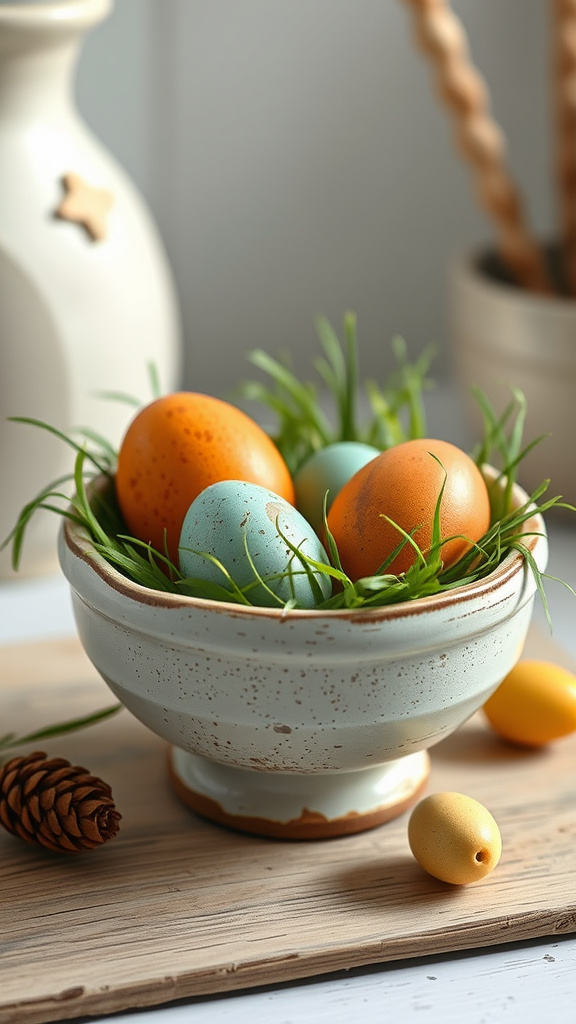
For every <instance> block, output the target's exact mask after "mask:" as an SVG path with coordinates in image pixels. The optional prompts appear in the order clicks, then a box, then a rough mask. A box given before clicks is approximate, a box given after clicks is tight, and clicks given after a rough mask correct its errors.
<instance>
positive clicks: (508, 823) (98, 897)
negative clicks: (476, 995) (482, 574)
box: [0, 636, 576, 1024]
mask: <svg viewBox="0 0 576 1024" xmlns="http://www.w3.org/2000/svg"><path fill="white" fill-rule="evenodd" d="M530 653H532V654H534V653H536V654H541V655H542V656H545V657H550V658H554V659H555V660H557V661H560V660H562V661H564V662H565V661H566V659H565V658H562V656H561V655H559V652H557V651H556V650H555V649H554V647H553V646H551V645H550V643H549V641H547V640H544V639H543V638H541V637H536V636H535V637H532V639H531V641H530ZM109 703H111V698H110V694H109V692H108V690H107V689H106V687H105V686H104V684H103V683H102V682H101V681H100V680H99V678H98V677H97V676H96V674H95V672H94V670H93V669H92V668H91V666H90V665H89V664H88V662H87V660H86V658H85V656H84V654H83V652H82V651H81V649H80V647H79V645H78V643H77V642H76V641H75V640H64V641H49V642H43V643H40V644H37V645H28V646H18V647H12V648H10V647H6V648H0V713H1V722H0V732H5V731H8V730H15V731H21V730H24V729H26V728H32V727H35V726H39V725H44V724H46V723H48V722H51V721H56V720H59V719H62V718H68V717H71V716H73V715H76V714H78V715H80V714H83V713H85V712H87V711H90V710H95V709H97V708H100V707H103V706H105V705H107V704H109ZM42 748H43V749H47V750H48V751H49V752H51V753H58V754H61V755H62V756H64V757H68V758H69V759H70V760H72V761H74V762H76V763H80V764H83V765H85V766H86V767H88V768H89V769H90V770H91V771H92V772H94V773H96V774H99V775H101V776H102V777H103V778H104V779H106V781H107V782H109V783H110V784H111V786H112V789H113V792H114V797H115V800H116V804H117V806H118V809H119V810H120V811H121V813H122V815H123V818H122V822H121V830H120V833H119V835H118V837H117V838H116V839H114V840H113V841H112V842H110V843H108V844H106V845H105V846H103V847H101V848H100V849H98V850H95V851H93V852H90V853H86V854H82V855H78V856H71V857H67V856H61V855H57V854H51V853H49V852H48V851H42V850H35V849H33V848H29V847H27V846H25V845H24V844H23V843H20V842H19V841H18V840H16V839H14V838H13V837H11V836H10V835H8V834H7V833H4V832H2V833H0V1024H8V1022H10V1024H12V1022H25V1024H42V1022H46V1021H53V1020H62V1019H69V1018H73V1017H77V1016H80V1015H87V1014H94V1013H98V1014H104V1013H111V1012H117V1011H120V1010H124V1009H128V1008H136V1007H139V1006H150V1005H154V1004H158V1003H161V1002H167V1001H169V1000H171V999H177V998H183V997H186V996H192V995H203V994H207V993H216V992H225V991H230V990H233V989H240V988H246V987H249V986H255V985H262V984H271V983H278V982H282V981H287V980H292V979H297V978H303V977H309V976H312V975H317V974H323V973H326V972H330V971H335V970H339V969H342V968H349V967H353V966H360V965H364V964H370V963H381V962H385V961H391V960H396V959H399V958H403V957H412V956H420V955H423V954H427V953H440V952H448V951H452V950H457V949H464V948H473V947H478V946H485V945H491V944H498V943H502V942H508V941H511V940H517V939H524V938H531V937H536V936H540V935H553V934H561V933H567V932H573V931H576V891H575V889H574V884H573V880H574V872H575V869H576V800H575V797H576V777H575V772H574V764H575V755H576V739H574V738H571V739H569V740H565V741H563V742H561V743H558V744H557V745H556V746H555V747H554V748H552V749H550V750H547V751H541V752H536V753H529V752H522V751H520V750H517V749H514V748H512V747H509V746H506V745H504V744H503V743H501V742H500V741H498V740H497V739H496V738H495V737H494V736H493V735H492V734H491V733H490V732H489V730H488V728H487V727H486V726H485V724H484V721H483V719H482V717H481V716H480V715H478V716H476V717H475V718H474V719H472V721H471V722H470V723H468V724H467V725H466V726H465V727H464V728H463V729H461V730H460V732H459V733H457V734H456V735H455V736H453V737H451V738H450V739H448V740H446V741H444V743H442V744H441V745H439V746H438V747H437V748H436V749H435V750H434V751H433V753H432V775H431V780H430V785H429V791H433V790H438V789H458V790H462V791H464V792H467V793H469V794H470V795H471V796H474V797H476V798H477V799H479V800H481V801H482V802H483V803H485V804H486V805H487V806H488V807H489V808H490V810H491V811H492V813H493V814H494V815H495V817H496V818H497V820H498V822H499V824H500V827H501V831H502V836H503V844H504V852H503V856H502V860H501V862H500V864H499V866H498V868H497V869H496V871H495V872H494V874H493V875H491V876H489V877H488V878H487V879H485V880H484V881H483V882H481V883H479V884H477V885H475V886H471V887H468V888H460V889H457V888H453V887H451V886H448V885H445V884H443V883H440V882H436V881H434V879H432V878H429V877H428V876H426V875H425V874H424V873H423V872H422V871H421V869H420V868H419V866H418V865H417V864H416V863H415V861H414V860H413V858H412V857H411V854H410V851H409V848H408V843H407V838H406V823H407V816H406V815H404V816H403V817H402V818H400V819H398V820H397V821H395V822H391V823H389V824H386V825H384V826H382V827H380V828H378V829H375V830H374V831H372V832H367V833H364V834H361V835H358V836H350V837H346V838H342V839H333V840H329V841H324V842H313V843H290V842H278V841H274V840H266V839H258V838H254V837H250V836H243V835H239V834H235V833H233V832H230V831H227V830H225V829H222V828H219V827H218V826H216V825H213V824H211V823H208V822H205V821H202V820H201V819H200V818H198V817H196V816H195V815H194V814H193V813H192V812H190V811H189V810H188V809H187V808H185V807H184V806H182V805H181V804H180V803H179V801H178V800H177V798H176V797H175V796H174V794H173V793H172V791H171V789H170V786H169V784H168V779H167V774H166V768H165V759H166V748H165V744H164V743H163V742H162V741H161V740H159V739H157V738H156V737H154V736H153V735H152V734H151V733H149V732H148V731H147V730H146V729H144V727H143V726H141V725H140V724H139V723H138V722H136V721H135V720H134V719H133V718H131V717H130V716H129V715H128V713H126V712H121V713H120V714H119V715H118V716H116V717H114V718H112V719H110V720H109V721H106V722H103V723H101V724H99V725H97V726H94V727H92V728H90V729H88V730H85V731H83V732H81V733H76V734H73V735H69V736H64V737H61V738H60V739H55V740H52V741H51V742H50V743H47V744H45V745H43V747H42Z"/></svg>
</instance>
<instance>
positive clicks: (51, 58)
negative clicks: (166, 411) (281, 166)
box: [0, 0, 181, 578]
mask: <svg viewBox="0 0 576 1024" xmlns="http://www.w3.org/2000/svg"><path fill="white" fill-rule="evenodd" d="M111 8H112V0H54V2H44V3H37V4H16V3H13V4H10V3H8V4H6V3H0V488H1V491H0V493H1V497H0V540H3V539H4V538H5V537H6V536H7V534H8V533H9V532H10V530H11V529H12V527H13V525H14V523H15V521H16V518H17V516H18V514H19V512H20V510H21V508H22V507H23V505H24V504H25V503H26V502H27V501H28V500H29V499H30V498H32V497H34V496H35V494H36V493H37V492H38V491H39V490H40V489H41V488H43V487H44V486H45V485H46V484H48V483H49V482H50V481H51V480H53V479H55V478H57V477H58V476H60V475H61V474H63V473H66V472H68V471H69V470H70V468H71V466H72V459H73V455H72V453H71V451H70V449H67V448H66V446H65V445H64V444H63V443H61V442H59V441H57V440H56V439H55V438H53V437H51V436H50V435H48V434H45V433H44V432H43V431H41V430H38V429H36V428H33V427H30V426H27V425H22V424H16V423H12V422H8V419H7V418H8V417H11V416H29V417H34V418H36V419H40V420H43V421H45V422H48V423H50V424H52V425H54V426H56V427H58V428H60V429H62V430H64V431H69V430H70V429H73V428H74V427H77V426H79V427H86V426H88V427H90V428H92V429H94V430H96V431H98V432H100V433H101V434H103V435H104V436H105V437H107V438H108V439H109V440H110V441H111V442H112V443H114V444H117V443H118V442H119V440H120V438H121V435H122V432H123V430H124V428H125V426H126V423H127V421H128V419H129V417H130V416H131V415H132V413H133V410H132V409H131V408H130V406H129V405H127V404H126V403H123V402H120V401H112V400H110V399H105V398H103V397H102V395H101V393H102V392H103V391H108V392H110V391H115V392H124V393H128V394H130V395H134V396H135V397H137V398H140V399H143V400H147V399H149V398H150V397H151V394H152V392H151V387H150V370H149V368H150V366H151V365H153V366H154V367H155V369H156V371H157V373H158V376H159V378H160V382H161V385H162V388H163V390H168V389H171V388H173V387H174V386H175V385H176V384H177V383H178V379H179V374H180V347H181V342H180V322H179V314H178V306H177V301H176V297H175V291H174V286H173V281H172V276H171V272H170V269H169V266H168V263H167V260H166V256H165V253H164V250H163V247H162V244H161V241H160V239H159V236H158V233H157V230H156V227H155V225H154V223H153V222H152V219H151V216H150V214H149V212H148V210H147V208H146V206H145V204H144V202H143V201H142V199H141V197H140V196H139V194H138V193H137V191H136V189H135V188H134V186H133V185H132V183H131V182H130V180H129V179H128V178H127V176H126V174H125V173H124V172H123V170H122V169H121V168H120V167H119V166H118V165H117V163H116V162H115V161H114V160H113V159H112V157H111V156H110V155H109V154H108V153H107V152H106V151H105V149H104V148H103V146H102V144H101V143H100V142H99V140H98V139H96V138H95V137H94V136H93V134H92V133H91V132H90V131H89V130H88V128H87V127H86V125H85V124H84V123H83V121H82V119H81V118H80V117H79V115H78V113H77V110H76V108H75V104H74V99H73V73H74V68H75V64H76V60H77V57H78V53H79V49H80V46H81V44H82V42H83V38H84V36H85V34H86V33H87V32H88V31H89V30H90V29H91V28H92V27H93V26H95V25H96V24H98V23H99V22H100V21H101V20H103V19H104V18H105V17H106V16H107V15H108V14H109V13H110V11H111ZM34 518H35V519H36V522H34V521H32V523H31V525H30V528H29V532H28V536H27V540H26V544H25V548H24V555H23V560H22V566H21V570H20V571H21V572H22V573H23V574H24V575H40V574H45V573H47V572H50V571H52V570H53V569H54V570H55V569H56V566H57V561H56V531H57V524H56V523H55V521H54V520H55V517H54V516H53V515H49V514H48V513H46V514H42V513H41V514H40V515H39V516H38V517H34ZM11 574H12V571H11V568H10V551H9V550H5V551H4V552H3V553H2V554H1V555H0V577H4V578H6V577H9V576H11Z"/></svg>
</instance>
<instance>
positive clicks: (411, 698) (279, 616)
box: [59, 488, 547, 839]
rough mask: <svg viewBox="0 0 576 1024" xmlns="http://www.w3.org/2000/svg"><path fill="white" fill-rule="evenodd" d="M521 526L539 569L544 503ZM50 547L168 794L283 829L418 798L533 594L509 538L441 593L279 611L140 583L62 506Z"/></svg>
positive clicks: (372, 815)
mask: <svg viewBox="0 0 576 1024" xmlns="http://www.w3.org/2000/svg"><path fill="white" fill-rule="evenodd" d="M525 500H526V495H525V494H524V493H523V492H521V491H520V489H519V488H517V489H516V494H515V501H517V502H518V503H521V502H524V501H525ZM528 528H529V529H530V530H532V529H533V530H534V531H536V532H535V533H534V535H531V536H530V537H528V538H527V541H526V543H527V546H528V547H529V548H530V549H531V550H532V553H533V555H534V558H535V559H536V562H537V564H538V565H539V567H540V569H544V567H545V564H546V560H547V541H546V536H545V533H544V524H543V522H542V520H541V518H540V516H535V517H534V519H533V520H532V521H531V523H530V526H529V527H528ZM59 558H60V563H61V566H62V570H63V572H64V574H65V576H66V578H67V579H68V581H69V583H70V587H71V591H72V600H73V608H74V614H75V617H76V622H77V627H78V633H79V636H80V640H81V643H82V645H83V647H84V649H85V651H86V653H87V655H88V657H89V658H90V660H91V661H92V663H93V664H94V666H95V667H96V669H97V670H98V672H99V673H100V675H101V676H102V678H103V679H104V680H105V681H106V683H107V684H108V686H109V687H110V689H111V690H112V691H113V693H114V694H115V695H116V697H117V698H118V699H119V700H120V701H121V702H122V703H123V704H124V705H125V706H126V707H127V708H128V710H129V711H130V712H132V714H134V715H135V716H136V718H138V719H139V720H140V721H141V722H143V723H144V725H146V726H148V727H149V728H150V729H151V730H152V731H153V732H154V733H156V734H158V735H159V736H161V737H163V738H164V739H166V740H167V741H168V745H169V747H168V749H169V769H168V770H169V775H170V779H171V781H172V784H173V786H174V788H175V790H176V792H177V793H178V794H179V796H180V797H181V798H182V799H183V800H184V801H186V803H188V804H189V805H190V806H191V807H192V808H193V809H194V810H195V811H197V812H198V813H200V814H201V815H203V816H204V817H207V818H210V819H212V820H214V821H218V822H221V823H224V824H226V825H228V826H232V827H235V828H238V829H241V830H244V831H247V832H251V833H256V834H260V835H269V836H277V837H281V838H292V839H314V838H323V837H329V836H335V835H343V834H346V833H350V832H358V831H361V830H363V829H367V828H371V827H373V826H375V825H379V824H381V823H383V822H385V821H386V820H388V819H390V818H393V817H395V816H397V815H399V814H401V813H403V812H404V811H405V810H406V809H407V808H408V807H409V806H410V805H411V804H412V803H413V802H414V801H415V800H416V799H417V798H418V797H419V796H420V794H421V792H422V791H423V789H424V788H425V786H426V781H427V777H428V772H429V755H428V750H429V748H430V747H432V746H433V745H434V744H435V743H438V742H439V741H440V740H442V739H443V738H444V737H446V736H448V735H449V734H450V733H451V732H453V731H454V730H455V729H457V728H458V726H460V725H461V724H462V723H463V722H464V721H465V720H466V719H467V718H469V717H470V715H472V714H473V712H474V711H476V710H477V709H478V708H479V707H480V706H481V705H482V704H483V703H484V701H485V700H486V699H487V698H488V696H489V695H490V694H491V693H492V692H493V690H494V689H495V688H496V687H497V686H498V685H499V683H500V682H501V680H502V679H503V677H504V676H505V675H506V674H507V672H508V671H509V670H510V669H511V668H512V666H513V665H514V664H515V662H516V661H517V659H518V657H519V655H520V652H521V650H522V646H523V643H524V639H525V636H526V633H527V630H528V625H529V620H530V616H531V610H532V604H533V598H534V594H535V592H536V586H535V581H534V577H533V573H532V571H531V570H530V569H529V568H528V567H527V566H526V564H525V561H524V559H523V558H522V557H521V555H520V554H518V553H516V552H514V553H512V554H510V555H509V556H507V557H506V559H505V560H504V561H503V562H502V564H501V565H500V566H499V567H498V568H497V569H496V570H495V571H494V572H493V573H492V574H491V575H490V576H488V577H486V579H484V580H482V581H480V582H477V583H474V584H470V585H467V586H462V587H460V588H457V589H455V590H453V591H450V592H446V593H444V594H442V595H440V596H433V597H427V598H422V599H419V600H415V601H411V602H407V603H403V604H399V605H394V606H389V607H387V608H380V609H370V610H356V611H350V612H348V611H331V612H322V611H290V612H287V613H286V612H283V611H282V610H276V609H269V608H249V607H246V606H240V605H236V604H228V603H219V602H215V601H210V600H201V599H196V598H188V597H179V596H175V595H172V594H165V593H159V592H156V591H152V590H148V589H145V588H143V587H141V586H139V585H137V584H135V583H132V582H130V581H129V580H127V579H126V578H125V577H123V576H122V575H121V574H120V573H119V572H117V571H116V570H115V569H114V568H112V567H111V566H110V565H109V564H108V563H107V562H105V561H104V560H103V559H102V558H101V557H99V556H98V555H97V554H95V553H94V552H93V551H92V545H91V542H90V540H89V539H88V538H87V537H86V535H85V534H84V533H83V532H82V530H81V529H80V528H79V527H78V526H76V525H75V524H74V523H72V522H70V521H68V520H64V521H63V525H62V528H61V531H60V535H59Z"/></svg>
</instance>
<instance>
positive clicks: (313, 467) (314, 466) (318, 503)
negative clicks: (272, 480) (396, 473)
mask: <svg viewBox="0 0 576 1024" xmlns="http://www.w3.org/2000/svg"><path fill="white" fill-rule="evenodd" d="M377 455H380V451H379V449H378V448H373V447H372V445H370V444H362V443H361V442H360V441H338V442H337V443H336V444H330V445H327V447H326V448H321V449H320V450H319V451H317V452H314V454H313V455H311V456H310V458H309V459H307V460H306V462H305V463H304V464H303V465H302V466H301V467H300V469H299V470H298V472H297V473H296V476H295V477H294V489H295V491H296V506H297V508H298V510H299V512H301V513H302V515H303V516H304V518H305V519H307V520H308V522H309V523H310V524H311V525H312V526H313V528H314V529H315V530H317V531H320V530H321V529H322V526H323V522H324V521H323V518H322V516H323V508H324V495H325V494H326V491H328V492H329V493H328V499H327V503H326V511H328V509H329V508H330V505H331V504H332V502H333V501H334V498H335V497H336V495H337V494H338V491H341V490H342V488H343V487H344V484H346V483H348V481H349V480H350V478H351V477H353V476H354V474H355V473H357V472H358V470H359V469H362V467H363V466H365V465H366V463H367V462H371V461H372V459H375V458H376V456H377Z"/></svg>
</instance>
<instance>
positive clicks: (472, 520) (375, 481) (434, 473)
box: [328, 438, 490, 580]
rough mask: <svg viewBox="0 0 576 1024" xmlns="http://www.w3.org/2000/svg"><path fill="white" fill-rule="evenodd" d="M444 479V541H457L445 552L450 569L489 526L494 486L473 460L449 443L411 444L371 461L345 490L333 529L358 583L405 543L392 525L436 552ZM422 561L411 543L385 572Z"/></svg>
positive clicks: (402, 569)
mask: <svg viewBox="0 0 576 1024" xmlns="http://www.w3.org/2000/svg"><path fill="white" fill-rule="evenodd" d="M445 478H446V482H445V486H444V493H443V495H442V502H441V505H440V529H441V536H442V538H443V539H444V538H446V539H448V538H454V539H452V540H449V541H448V542H447V543H446V544H445V545H443V547H442V560H443V562H444V566H445V567H446V568H447V567H448V566H450V565H453V564H454V563H455V562H457V561H458V560H459V559H460V558H461V557H462V556H463V555H464V554H465V553H466V552H467V551H468V550H469V549H470V542H476V541H478V540H480V538H481V537H482V536H483V534H484V533H486V531H487V529H488V527H489V525H490V499H489V495H488V489H487V487H486V484H485V482H484V478H483V476H482V474H481V472H480V470H479V469H478V467H477V466H476V464H475V462H474V461H473V460H472V459H471V458H470V456H469V455H466V453H465V452H463V451H462V450H461V449H460V448H458V447H457V446H456V445H453V444H450V443H449V442H448V441H437V440H430V439H428V438H419V439H417V440H414V441H404V442H402V443H401V444H397V445H395V446H394V447H392V448H389V449H387V451H385V452H382V454H381V455H378V456H377V457H376V458H375V459H372V460H371V462H369V463H368V464H367V465H366V466H364V467H363V468H362V469H360V470H359V471H358V472H357V473H356V474H355V475H354V476H353V477H352V479H351V480H349V481H348V483H347V484H345V485H344V487H343V488H342V490H341V491H340V492H339V494H338V495H337V496H336V498H335V500H334V503H333V504H332V507H331V509H330V512H329V513H328V526H329V528H330V531H331V533H332V534H333V536H334V540H335V541H336V544H337V546H338V551H339V554H340V560H341V562H342V567H343V569H344V571H345V572H346V573H347V574H348V576H349V577H350V578H351V579H353V580H357V579H360V578H361V577H362V576H373V575H374V574H375V573H376V572H377V571H378V569H379V568H380V566H381V565H382V564H383V563H384V562H385V561H386V559H388V557H389V556H390V555H391V554H392V552H393V551H394V550H395V548H396V547H397V546H398V544H400V543H401V541H402V533H400V532H399V531H398V530H397V529H396V527H395V526H394V525H392V523H394V524H396V525H397V526H399V527H401V529H402V530H404V531H406V533H411V532H412V531H415V532H414V533H413V538H414V541H415V542H416V544H417V545H418V547H419V548H420V550H421V551H422V552H424V553H426V552H427V551H428V550H429V549H430V546H431V543H432V536H433V534H432V530H433V522H434V512H435V508H436V504H437V502H438V498H439V495H440V492H441V489H442V485H443V484H444V479H445ZM385 516H387V517H388V519H389V520H392V522H389V521H388V519H386V518H384V517H385ZM415 559H416V553H415V551H414V548H413V547H412V545H411V544H409V543H406V544H405V545H404V547H403V548H402V550H401V551H400V553H399V554H398V555H396V556H395V558H394V559H393V561H392V562H391V563H390V565H389V566H387V568H386V572H389V573H394V574H399V573H402V572H406V570H407V569H408V568H409V567H410V566H411V565H412V564H413V562H414V561H415Z"/></svg>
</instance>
